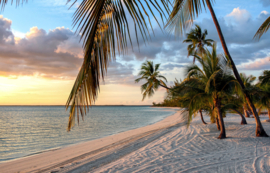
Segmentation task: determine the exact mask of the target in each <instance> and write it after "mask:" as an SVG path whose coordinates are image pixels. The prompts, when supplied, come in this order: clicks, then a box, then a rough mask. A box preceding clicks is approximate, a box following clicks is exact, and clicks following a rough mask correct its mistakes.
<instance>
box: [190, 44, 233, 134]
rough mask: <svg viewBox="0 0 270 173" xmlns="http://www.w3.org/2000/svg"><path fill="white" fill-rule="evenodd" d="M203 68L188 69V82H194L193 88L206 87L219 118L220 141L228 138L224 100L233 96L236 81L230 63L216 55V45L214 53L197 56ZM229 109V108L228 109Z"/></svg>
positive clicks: (192, 67) (205, 89) (191, 67)
mask: <svg viewBox="0 0 270 173" xmlns="http://www.w3.org/2000/svg"><path fill="white" fill-rule="evenodd" d="M195 57H196V59H197V60H198V61H199V63H200V65H201V66H202V68H200V67H199V66H197V65H192V66H189V67H187V69H186V70H187V73H186V74H187V75H186V76H187V80H191V81H192V82H193V86H198V85H202V86H205V88H204V91H205V93H207V94H209V95H211V100H212V101H211V102H212V103H213V105H214V111H215V112H216V115H217V117H218V121H219V122H218V124H219V125H220V128H221V132H220V135H219V137H218V138H219V139H223V138H226V132H225V125H224V121H223V115H222V112H224V111H222V103H223V99H224V98H227V97H228V96H229V95H232V94H233V91H234V87H235V83H236V80H235V78H234V77H233V76H232V75H231V74H230V72H231V71H230V68H229V64H228V62H227V61H226V60H225V58H224V57H223V56H221V55H217V54H216V44H214V45H213V49H212V52H210V51H208V50H207V51H206V53H205V54H204V55H203V56H202V57H198V56H197V55H195ZM226 109H227V108H226Z"/></svg>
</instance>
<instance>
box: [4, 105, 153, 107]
mask: <svg viewBox="0 0 270 173" xmlns="http://www.w3.org/2000/svg"><path fill="white" fill-rule="evenodd" d="M9 106H10V107H15V106H16V107H18V106H21V107H24V106H25V107H26V106H32V107H48V106H50V107H51V106H55V107H56V106H65V105H0V107H9ZM104 106H119V107H122V106H132V107H151V106H152V105H92V106H91V107H104Z"/></svg>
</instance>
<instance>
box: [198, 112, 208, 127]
mask: <svg viewBox="0 0 270 173" xmlns="http://www.w3.org/2000/svg"><path fill="white" fill-rule="evenodd" d="M199 112H200V115H201V120H202V122H203V124H207V123H206V122H205V121H204V119H203V115H202V110H199Z"/></svg>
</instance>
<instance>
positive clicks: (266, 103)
mask: <svg viewBox="0 0 270 173" xmlns="http://www.w3.org/2000/svg"><path fill="white" fill-rule="evenodd" d="M259 87H260V89H261V93H260V94H259V95H258V99H257V102H256V103H257V107H258V109H259V112H261V110H262V109H266V110H267V112H268V117H269V120H267V121H268V122H270V85H269V84H264V85H261V84H260V83H259Z"/></svg>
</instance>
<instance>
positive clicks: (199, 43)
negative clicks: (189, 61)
mask: <svg viewBox="0 0 270 173" xmlns="http://www.w3.org/2000/svg"><path fill="white" fill-rule="evenodd" d="M207 34H208V33H207V30H206V29H205V30H204V32H202V29H201V27H200V26H199V25H195V29H192V30H191V31H190V32H189V33H187V35H186V36H187V39H186V40H184V41H183V43H190V44H189V45H188V47H187V50H188V56H190V55H194V54H199V55H201V54H202V53H205V46H212V45H213V42H214V41H213V40H211V39H206V35H207ZM194 63H195V57H194V59H193V64H194Z"/></svg>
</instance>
